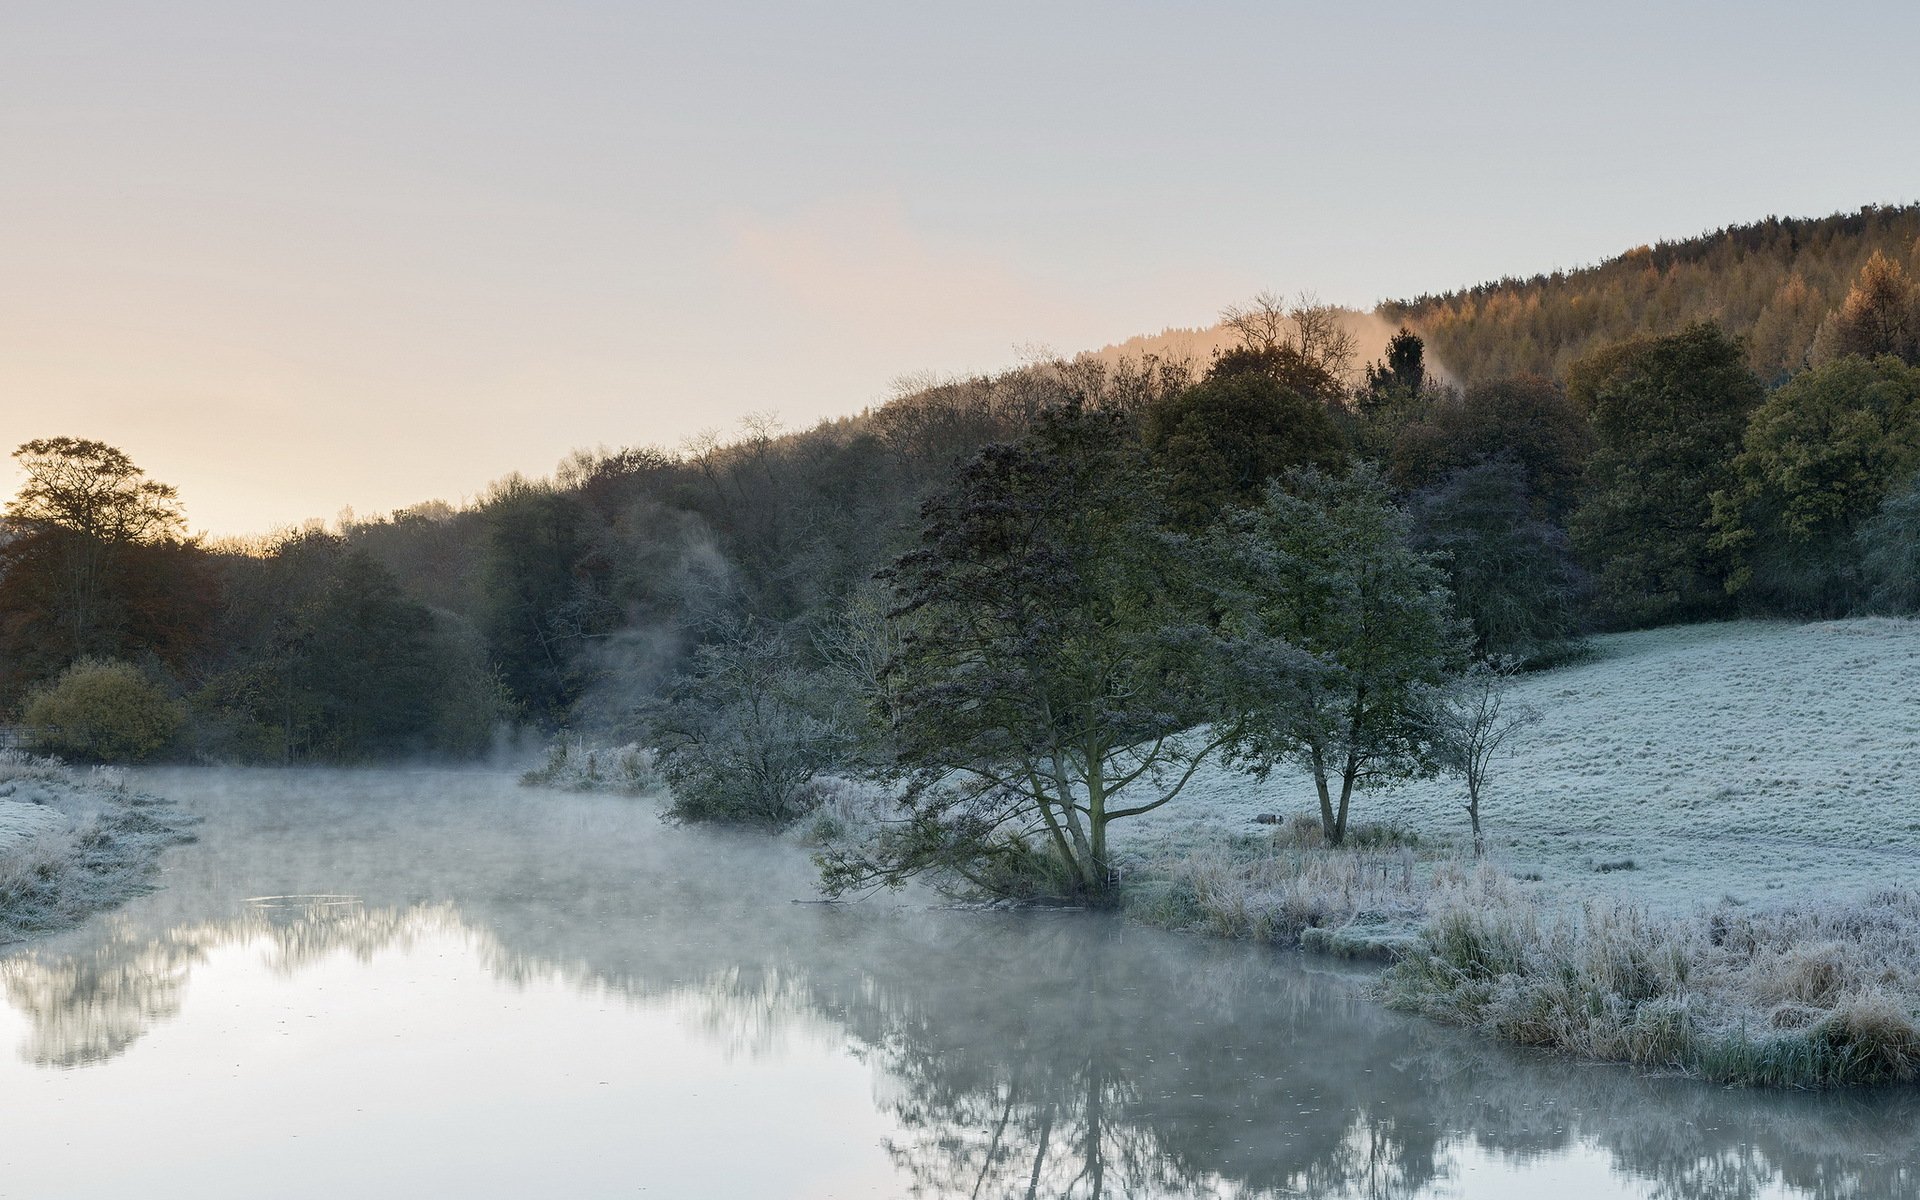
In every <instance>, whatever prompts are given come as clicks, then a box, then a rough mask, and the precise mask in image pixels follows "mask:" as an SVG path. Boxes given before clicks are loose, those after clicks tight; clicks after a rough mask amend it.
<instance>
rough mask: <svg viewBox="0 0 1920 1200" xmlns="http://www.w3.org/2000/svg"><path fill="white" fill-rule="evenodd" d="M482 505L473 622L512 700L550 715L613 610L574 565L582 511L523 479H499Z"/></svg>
mask: <svg viewBox="0 0 1920 1200" xmlns="http://www.w3.org/2000/svg"><path fill="white" fill-rule="evenodd" d="M482 511H483V512H484V514H485V518H486V523H487V541H486V548H485V552H484V558H483V561H482V568H481V579H482V583H481V592H482V600H481V612H480V620H479V625H480V628H481V630H482V631H483V632H484V633H485V635H486V639H487V645H488V646H489V647H490V649H491V651H492V654H493V656H494V661H495V663H496V664H497V665H498V667H499V670H500V676H501V678H502V679H503V680H504V681H505V683H506V685H507V688H508V690H509V691H510V692H511V693H512V695H513V697H514V700H515V701H516V702H517V703H519V704H520V705H521V706H522V708H523V709H524V710H525V711H526V713H527V714H528V715H529V716H530V717H533V718H534V719H536V720H538V721H540V722H542V723H544V724H548V725H554V724H558V723H560V722H561V721H562V720H564V719H565V717H566V715H567V713H568V710H569V709H570V708H571V707H572V705H573V703H574V701H575V700H577V699H578V698H579V697H580V694H581V692H582V691H583V690H584V689H585V687H586V683H587V678H588V672H587V669H586V664H585V662H584V661H583V656H582V651H583V650H584V649H585V647H586V645H587V642H588V639H589V638H591V637H593V636H594V635H596V634H600V633H604V632H606V631H607V630H608V629H609V628H611V627H612V626H614V625H615V624H617V622H618V617H619V614H618V612H617V611H613V610H611V609H610V608H609V607H608V606H607V605H606V604H605V602H604V601H603V599H602V598H601V597H600V596H599V595H598V594H597V593H596V592H595V591H594V589H593V588H592V586H591V583H590V580H589V579H588V578H587V575H586V572H585V571H584V570H583V569H582V560H583V558H584V557H585V554H586V551H587V549H588V542H587V530H586V526H585V515H584V514H583V513H582V511H581V508H580V504H579V501H578V499H577V498H576V497H575V496H574V495H573V494H571V493H567V492H563V491H560V490H559V489H556V488H554V487H552V486H551V485H545V484H536V483H528V482H527V481H525V480H521V479H513V480H509V481H508V482H507V483H506V484H504V485H502V486H501V487H500V488H498V489H497V490H496V492H495V493H494V495H492V496H490V497H489V498H488V499H487V500H486V502H485V503H484V504H483V505H482Z"/></svg>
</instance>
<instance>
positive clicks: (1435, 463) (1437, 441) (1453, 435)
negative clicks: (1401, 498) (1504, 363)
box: [1389, 375, 1593, 522]
mask: <svg viewBox="0 0 1920 1200" xmlns="http://www.w3.org/2000/svg"><path fill="white" fill-rule="evenodd" d="M1592 453H1593V432H1592V430H1591V429H1590V428H1589V426H1588V422H1587V416H1586V413H1585V412H1583V411H1582V410H1581V409H1580V408H1578V407H1577V406H1576V405H1575V403H1574V402H1573V401H1572V400H1570V399H1569V398H1568V396H1567V393H1566V392H1565V391H1563V390H1562V389H1561V388H1560V387H1559V385H1557V384H1555V383H1554V382H1553V381H1552V380H1551V379H1546V378H1543V377H1541V376H1538V375H1526V376H1519V377H1516V378H1511V379H1495V380H1492V381H1490V382H1487V383H1479V384H1475V385H1473V386H1472V387H1470V388H1468V389H1467V390H1466V391H1465V392H1464V393H1461V392H1457V391H1448V392H1444V393H1442V394H1441V395H1440V396H1439V397H1438V398H1436V399H1435V400H1434V402H1433V403H1432V404H1430V405H1428V406H1427V407H1426V410H1425V412H1424V413H1423V415H1422V416H1421V417H1420V419H1418V420H1416V421H1413V422H1410V423H1409V424H1407V425H1406V426H1405V427H1404V428H1402V429H1401V430H1400V431H1399V433H1398V436H1396V437H1395V438H1394V440H1393V445H1392V449H1391V452H1390V457H1389V462H1390V466H1389V471H1390V474H1391V478H1392V480H1393V482H1394V485H1395V486H1396V487H1398V488H1400V489H1401V490H1402V491H1403V492H1415V491H1420V490H1422V489H1424V488H1431V487H1433V486H1435V485H1437V484H1439V483H1440V482H1441V481H1442V480H1443V479H1445V478H1447V477H1448V476H1449V475H1452V474H1453V473H1454V472H1456V471H1460V470H1463V469H1465V468H1467V467H1471V466H1474V465H1476V464H1479V463H1485V462H1491V461H1493V460H1495V459H1505V460H1507V461H1509V462H1512V463H1513V464H1514V465H1515V466H1516V467H1518V468H1519V469H1520V471H1521V482H1522V485H1523V486H1524V488H1525V489H1526V492H1527V495H1528V497H1529V501H1530V503H1531V504H1532V505H1533V506H1534V508H1535V509H1536V511H1537V512H1538V514H1539V515H1540V516H1542V517H1545V518H1546V519H1548V520H1551V521H1555V522H1564V521H1565V520H1566V518H1567V514H1568V513H1569V512H1570V511H1571V510H1572V508H1573V504H1574V500H1575V498H1576V497H1577V495H1578V493H1579V487H1580V477H1581V472H1582V471H1583V470H1584V469H1585V467H1586V462H1587V457H1588V456H1589V455H1590V454H1592Z"/></svg>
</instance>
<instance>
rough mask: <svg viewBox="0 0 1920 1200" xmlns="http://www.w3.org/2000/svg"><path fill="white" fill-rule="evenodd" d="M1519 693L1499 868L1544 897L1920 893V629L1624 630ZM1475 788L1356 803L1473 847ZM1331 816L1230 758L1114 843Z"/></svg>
mask: <svg viewBox="0 0 1920 1200" xmlns="http://www.w3.org/2000/svg"><path fill="white" fill-rule="evenodd" d="M1515 694H1516V698H1517V699H1519V700H1521V701H1524V702H1526V703H1529V704H1532V705H1534V706H1535V707H1536V708H1538V709H1539V710H1540V711H1541V712H1542V714H1543V718H1544V719H1543V720H1542V721H1541V722H1540V723H1539V724H1538V725H1536V726H1534V727H1532V728H1531V729H1529V730H1527V731H1526V732H1525V733H1524V734H1522V735H1521V737H1520V738H1519V740H1518V741H1517V743H1516V745H1515V749H1514V753H1513V754H1512V755H1511V756H1509V757H1507V758H1504V759H1502V760H1500V762H1499V764H1498V766H1497V768H1496V775H1495V777H1494V780H1493V784H1492V787H1491V789H1490V791H1489V794H1488V796H1487V798H1486V802H1485V803H1486V823H1487V830H1488V834H1489V837H1490V841H1491V845H1492V849H1493V853H1494V854H1495V856H1496V857H1497V860H1498V861H1499V862H1500V864H1501V865H1503V866H1505V867H1507V868H1508V869H1509V870H1511V871H1514V872H1516V873H1519V874H1521V875H1523V876H1525V875H1530V874H1535V873H1537V874H1538V875H1539V876H1540V882H1539V883H1538V884H1537V885H1534V886H1537V887H1538V888H1540V889H1541V890H1542V891H1543V892H1549V893H1554V894H1560V895H1569V894H1571V895H1592V894H1596V893H1603V892H1607V893H1615V894H1621V895H1624V896H1627V897H1629V898H1632V899H1636V900H1640V901H1644V902H1646V903H1648V904H1650V905H1653V906H1656V907H1660V908H1668V909H1679V908H1683V907H1691V906H1692V903H1693V902H1695V901H1701V900H1718V899H1721V898H1723V897H1728V896H1730V897H1733V898H1735V899H1738V900H1742V901H1763V900H1769V899H1782V900H1784V899H1790V898H1791V899H1798V898H1811V897H1830V898H1846V897H1848V896H1852V895H1857V894H1859V893H1862V892H1865V891H1867V890H1870V889H1872V888H1875V887H1879V886H1883V885H1893V884H1906V885H1920V621H1914V620H1891V619H1877V618H1869V619H1860V620H1849V621H1831V622H1822V623H1818V624H1809V625H1796V624H1785V623H1762V622H1733V623H1726V624H1715V625H1694V626H1684V627H1679V628H1672V629H1661V630H1652V631H1647V632H1641V633H1628V634H1615V635H1610V636H1606V637H1602V638H1598V639H1596V640H1595V642H1594V654H1593V655H1592V657H1590V658H1587V659H1585V660H1583V661H1581V662H1579V663H1577V664H1575V665H1572V666H1569V667H1564V668H1561V669H1558V670H1554V671H1548V672H1543V673H1541V674H1539V675H1534V676H1528V677H1524V678H1522V679H1521V680H1520V682H1519V684H1518V685H1517V687H1516V688H1515ZM1463 800H1464V796H1463V793H1462V790H1461V788H1460V785H1459V783H1458V782H1457V781H1456V780H1452V779H1445V778H1442V779H1437V780H1429V781H1422V782H1418V783H1414V784H1409V785H1406V786H1404V787H1401V788H1399V789H1396V790H1393V791H1389V792H1382V793H1375V794H1369V795H1361V796H1359V797H1357V798H1356V800H1355V802H1354V815H1353V819H1354V820H1355V821H1356V822H1373V821H1386V822H1394V823H1398V824H1401V825H1404V826H1406V827H1408V828H1410V829H1412V830H1414V831H1416V832H1418V833H1419V834H1420V835H1421V836H1422V837H1423V838H1453V839H1456V840H1458V841H1459V842H1460V844H1461V845H1462V846H1465V845H1466V844H1467V839H1466V836H1465V835H1466V816H1465V814H1464V813H1463V812H1462V811H1461V807H1460V806H1461V804H1462V803H1463ZM1314 809H1315V800H1314V795H1313V784H1312V781H1311V779H1310V778H1309V777H1307V776H1306V775H1305V774H1304V773H1297V772H1287V773H1284V774H1282V773H1278V772H1276V774H1275V776H1274V777H1273V778H1271V779H1269V780H1268V781H1267V782H1266V783H1264V784H1258V783H1255V782H1254V781H1253V780H1251V779H1250V778H1248V777H1246V776H1244V775H1240V774H1237V773H1235V772H1232V771H1228V770H1225V769H1212V770H1209V771H1207V772H1206V773H1205V774H1204V775H1202V776H1199V777H1196V779H1195V780H1194V781H1193V783H1192V784H1190V785H1189V787H1188V790H1187V791H1186V792H1185V793H1183V794H1182V795H1181V797H1180V798H1179V799H1177V800H1176V801H1174V802H1173V803H1172V804H1169V805H1167V806H1166V807H1165V808H1164V809H1161V810H1160V811H1158V812H1155V813H1150V814H1147V815H1146V816H1143V817H1139V818H1134V819H1130V820H1127V821H1123V822H1117V823H1116V824H1115V826H1114V839H1115V841H1116V842H1117V843H1118V844H1119V846H1120V847H1121V849H1122V851H1123V852H1126V853H1130V854H1134V855H1157V854H1160V853H1167V852H1172V853H1179V852H1183V851H1186V850H1193V849H1204V848H1206V847H1209V846H1213V845H1218V844H1219V842H1220V841H1221V839H1222V836H1223V835H1234V834H1250V835H1258V834H1261V833H1263V832H1264V831H1265V829H1266V827H1265V826H1262V825H1259V824H1256V823H1254V821H1253V818H1254V817H1255V816H1256V815H1257V814H1261V813H1276V814H1279V815H1281V816H1282V817H1285V816H1289V815H1292V814H1294V813H1303V812H1311V811H1314ZM1629 862H1630V863H1632V864H1633V865H1632V867H1631V868H1623V867H1621V866H1620V864H1623V863H1629ZM1603 868H1611V869H1603Z"/></svg>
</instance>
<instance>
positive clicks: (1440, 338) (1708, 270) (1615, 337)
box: [1377, 205, 1920, 382]
mask: <svg viewBox="0 0 1920 1200" xmlns="http://www.w3.org/2000/svg"><path fill="white" fill-rule="evenodd" d="M1876 250H1878V251H1880V252H1882V253H1884V254H1886V255H1887V256H1888V257H1889V258H1891V259H1893V260H1894V261H1895V262H1897V263H1900V264H1902V265H1904V266H1906V267H1907V269H1908V272H1909V274H1911V273H1913V271H1915V270H1916V269H1920V205H1907V206H1904V207H1885V208H1882V207H1872V206H1869V207H1866V208H1862V209H1861V210H1860V211H1859V212H1856V213H1848V214H1836V215H1834V216H1829V217H1818V218H1811V219H1806V218H1791V217H1768V218H1767V219H1766V220H1764V221H1757V222H1755V223H1753V224H1751V225H1730V226H1728V227H1726V228H1724V229H1720V230H1717V231H1715V232H1712V233H1707V234H1703V235H1701V236H1699V237H1693V238H1686V239H1683V240H1680V241H1672V242H1659V243H1656V244H1655V245H1652V246H1641V247H1639V248H1637V249H1633V250H1629V251H1627V252H1626V253H1624V254H1622V255H1620V256H1619V257H1617V258H1612V259H1609V260H1607V261H1606V262H1603V263H1601V264H1599V265H1598V266H1593V267H1584V268H1581V269H1578V270H1574V271H1564V272H1562V271H1556V272H1554V273H1552V274H1550V275H1536V276H1534V277H1533V278H1531V279H1502V280H1499V281H1498V282H1494V283H1486V284H1480V285H1478V286H1475V287H1469V288H1463V289H1461V290H1459V291H1453V292H1446V293H1443V294H1441V295H1437V296H1421V297H1419V298H1417V299H1414V300H1403V301H1390V302H1388V303H1385V304H1382V305H1381V306H1380V307H1379V309H1378V310H1377V311H1378V313H1379V315H1380V316H1381V317H1383V318H1385V320H1386V321H1387V322H1389V323H1401V322H1404V323H1406V324H1408V325H1411V326H1412V327H1413V328H1414V330H1415V331H1417V332H1418V333H1419V334H1420V335H1421V336H1422V337H1424V338H1425V339H1426V340H1427V346H1428V349H1429V352H1430V353H1431V355H1432V356H1433V358H1434V359H1436V360H1437V361H1438V362H1439V363H1440V364H1441V365H1442V366H1444V367H1445V369H1446V370H1448V371H1449V372H1451V373H1452V374H1454V375H1455V376H1457V377H1458V378H1460V379H1462V380H1465V381H1468V382H1472V381H1475V380H1483V379H1492V378H1497V377H1500V376H1505V375H1516V374H1526V373H1537V374H1545V375H1552V376H1561V375H1563V374H1564V373H1565V371H1566V367H1567V364H1569V363H1570V362H1572V361H1574V360H1575V359H1577V358H1579V357H1580V356H1581V355H1583V354H1585V353H1587V352H1588V351H1590V350H1593V349H1597V348H1598V347H1600V346H1604V345H1606V344H1608V343H1610V342H1615V341H1619V340H1621V339H1624V338H1629V337H1636V336H1640V335H1648V334H1651V335H1659V334H1667V333H1673V332H1675V331H1677V330H1679V329H1681V328H1683V327H1684V326H1686V325H1688V324H1690V323H1692V322H1694V321H1703V320H1712V321H1717V322H1719V323H1720V324H1721V325H1722V326H1724V327H1725V328H1726V329H1727V330H1728V331H1729V332H1731V333H1735V334H1739V335H1742V336H1744V337H1746V338H1748V339H1749V343H1750V344H1749V362H1750V364H1751V365H1752V367H1753V368H1754V370H1755V371H1756V372H1757V373H1758V374H1759V375H1760V377H1761V378H1762V379H1765V380H1767V381H1769V382H1773V381H1776V380H1778V379H1779V377H1780V376H1781V375H1782V374H1783V373H1785V372H1787V371H1791V370H1794V369H1796V368H1798V367H1799V366H1800V365H1801V364H1802V363H1803V362H1804V360H1805V358H1806V354H1807V350H1808V348H1809V347H1810V346H1811V345H1812V344H1813V337H1814V333H1815V331H1816V330H1817V329H1818V328H1819V325H1820V321H1821V320H1822V318H1824V317H1825V316H1826V314H1827V312H1828V311H1829V310H1830V309H1832V308H1833V307H1835V306H1836V305H1838V304H1839V303H1840V301H1841V300H1842V299H1844V298H1845V296H1846V293H1847V288H1848V285H1849V284H1850V283H1851V282H1852V281H1853V278H1854V276H1855V275H1856V274H1857V273H1858V272H1859V270H1860V266H1861V264H1862V263H1864V262H1866V260H1867V258H1868V257H1869V256H1870V255H1872V254H1873V252H1874V251H1876Z"/></svg>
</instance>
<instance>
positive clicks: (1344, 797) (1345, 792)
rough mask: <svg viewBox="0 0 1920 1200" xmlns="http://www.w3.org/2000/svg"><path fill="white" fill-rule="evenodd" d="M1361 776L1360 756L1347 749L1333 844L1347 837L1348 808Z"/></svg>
mask: <svg viewBox="0 0 1920 1200" xmlns="http://www.w3.org/2000/svg"><path fill="white" fill-rule="evenodd" d="M1359 778H1360V756H1359V755H1358V754H1355V753H1354V752H1353V751H1351V750H1349V751H1347V762H1346V766H1345V767H1344V768H1342V770H1341V772H1340V815H1339V817H1338V819H1337V820H1336V822H1335V825H1334V830H1335V833H1336V834H1337V836H1336V837H1335V838H1334V840H1333V844H1334V845H1336V846H1338V845H1339V844H1340V843H1341V842H1343V841H1345V840H1346V839H1347V809H1348V807H1349V806H1350V805H1351V804H1352V803H1353V784H1354V781H1355V780H1357V779H1359Z"/></svg>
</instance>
